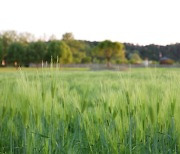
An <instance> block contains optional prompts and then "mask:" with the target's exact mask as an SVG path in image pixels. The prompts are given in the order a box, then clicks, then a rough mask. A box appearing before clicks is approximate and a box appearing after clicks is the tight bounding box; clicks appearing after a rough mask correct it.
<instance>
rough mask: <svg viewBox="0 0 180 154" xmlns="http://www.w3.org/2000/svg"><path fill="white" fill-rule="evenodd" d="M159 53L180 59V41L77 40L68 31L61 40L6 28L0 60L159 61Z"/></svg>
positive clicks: (11, 62)
mask: <svg viewBox="0 0 180 154" xmlns="http://www.w3.org/2000/svg"><path fill="white" fill-rule="evenodd" d="M160 55H162V56H163V57H168V58H171V59H172V60H174V61H175V62H179V60H180V45H179V44H174V45H168V46H158V45H147V46H140V45H133V44H129V43H124V44H122V43H120V42H111V41H108V40H105V41H102V42H90V41H82V40H76V39H75V38H74V36H73V34H72V33H65V34H64V35H63V36H62V39H61V40H57V39H55V38H54V37H51V38H50V39H49V40H43V39H39V40H37V39H35V38H34V37H33V35H32V34H29V33H20V34H18V33H16V32H15V31H5V32H1V33H0V61H2V60H4V61H5V63H6V65H14V62H17V64H18V65H20V66H29V64H30V63H34V64H39V63H41V62H42V61H44V62H46V61H47V62H49V63H50V62H51V57H52V58H53V60H54V61H57V60H58V61H59V62H60V63H61V64H67V63H73V64H79V63H107V64H108V66H110V63H117V64H121V63H133V64H137V63H139V62H140V61H142V60H144V59H147V58H148V59H149V60H153V61H156V62H158V61H159V59H160Z"/></svg>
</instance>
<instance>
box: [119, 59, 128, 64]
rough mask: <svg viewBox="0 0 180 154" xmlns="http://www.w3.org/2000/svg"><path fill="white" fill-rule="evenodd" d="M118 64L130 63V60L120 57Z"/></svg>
mask: <svg viewBox="0 0 180 154" xmlns="http://www.w3.org/2000/svg"><path fill="white" fill-rule="evenodd" d="M116 64H128V60H127V59H126V58H124V59H118V60H116Z"/></svg>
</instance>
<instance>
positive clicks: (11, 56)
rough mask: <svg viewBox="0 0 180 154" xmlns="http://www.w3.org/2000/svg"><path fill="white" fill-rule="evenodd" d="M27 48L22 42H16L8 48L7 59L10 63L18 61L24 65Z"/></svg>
mask: <svg viewBox="0 0 180 154" xmlns="http://www.w3.org/2000/svg"><path fill="white" fill-rule="evenodd" d="M24 51H25V48H24V46H23V44H22V43H19V42H14V43H12V44H11V45H10V46H9V48H8V54H7V57H6V61H7V62H8V63H10V64H13V63H14V62H17V64H18V65H22V64H23V63H24V57H25V54H24V53H25V52H24Z"/></svg>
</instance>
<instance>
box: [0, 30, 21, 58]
mask: <svg viewBox="0 0 180 154" xmlns="http://www.w3.org/2000/svg"><path fill="white" fill-rule="evenodd" d="M17 38H18V35H17V33H16V32H15V31H5V32H1V33H0V39H1V41H2V53H1V56H2V59H5V57H6V55H7V53H8V48H9V46H10V44H11V43H13V42H15V41H17Z"/></svg>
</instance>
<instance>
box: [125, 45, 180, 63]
mask: <svg viewBox="0 0 180 154" xmlns="http://www.w3.org/2000/svg"><path fill="white" fill-rule="evenodd" d="M124 45H125V48H126V57H128V56H130V55H131V54H133V53H138V54H139V56H140V57H141V58H142V59H145V58H148V59H150V60H153V61H159V59H160V58H161V57H168V58H170V59H172V60H174V61H176V62H180V43H176V44H171V45H166V46H162V45H154V44H150V45H146V46H140V45H134V44H130V43H124Z"/></svg>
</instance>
